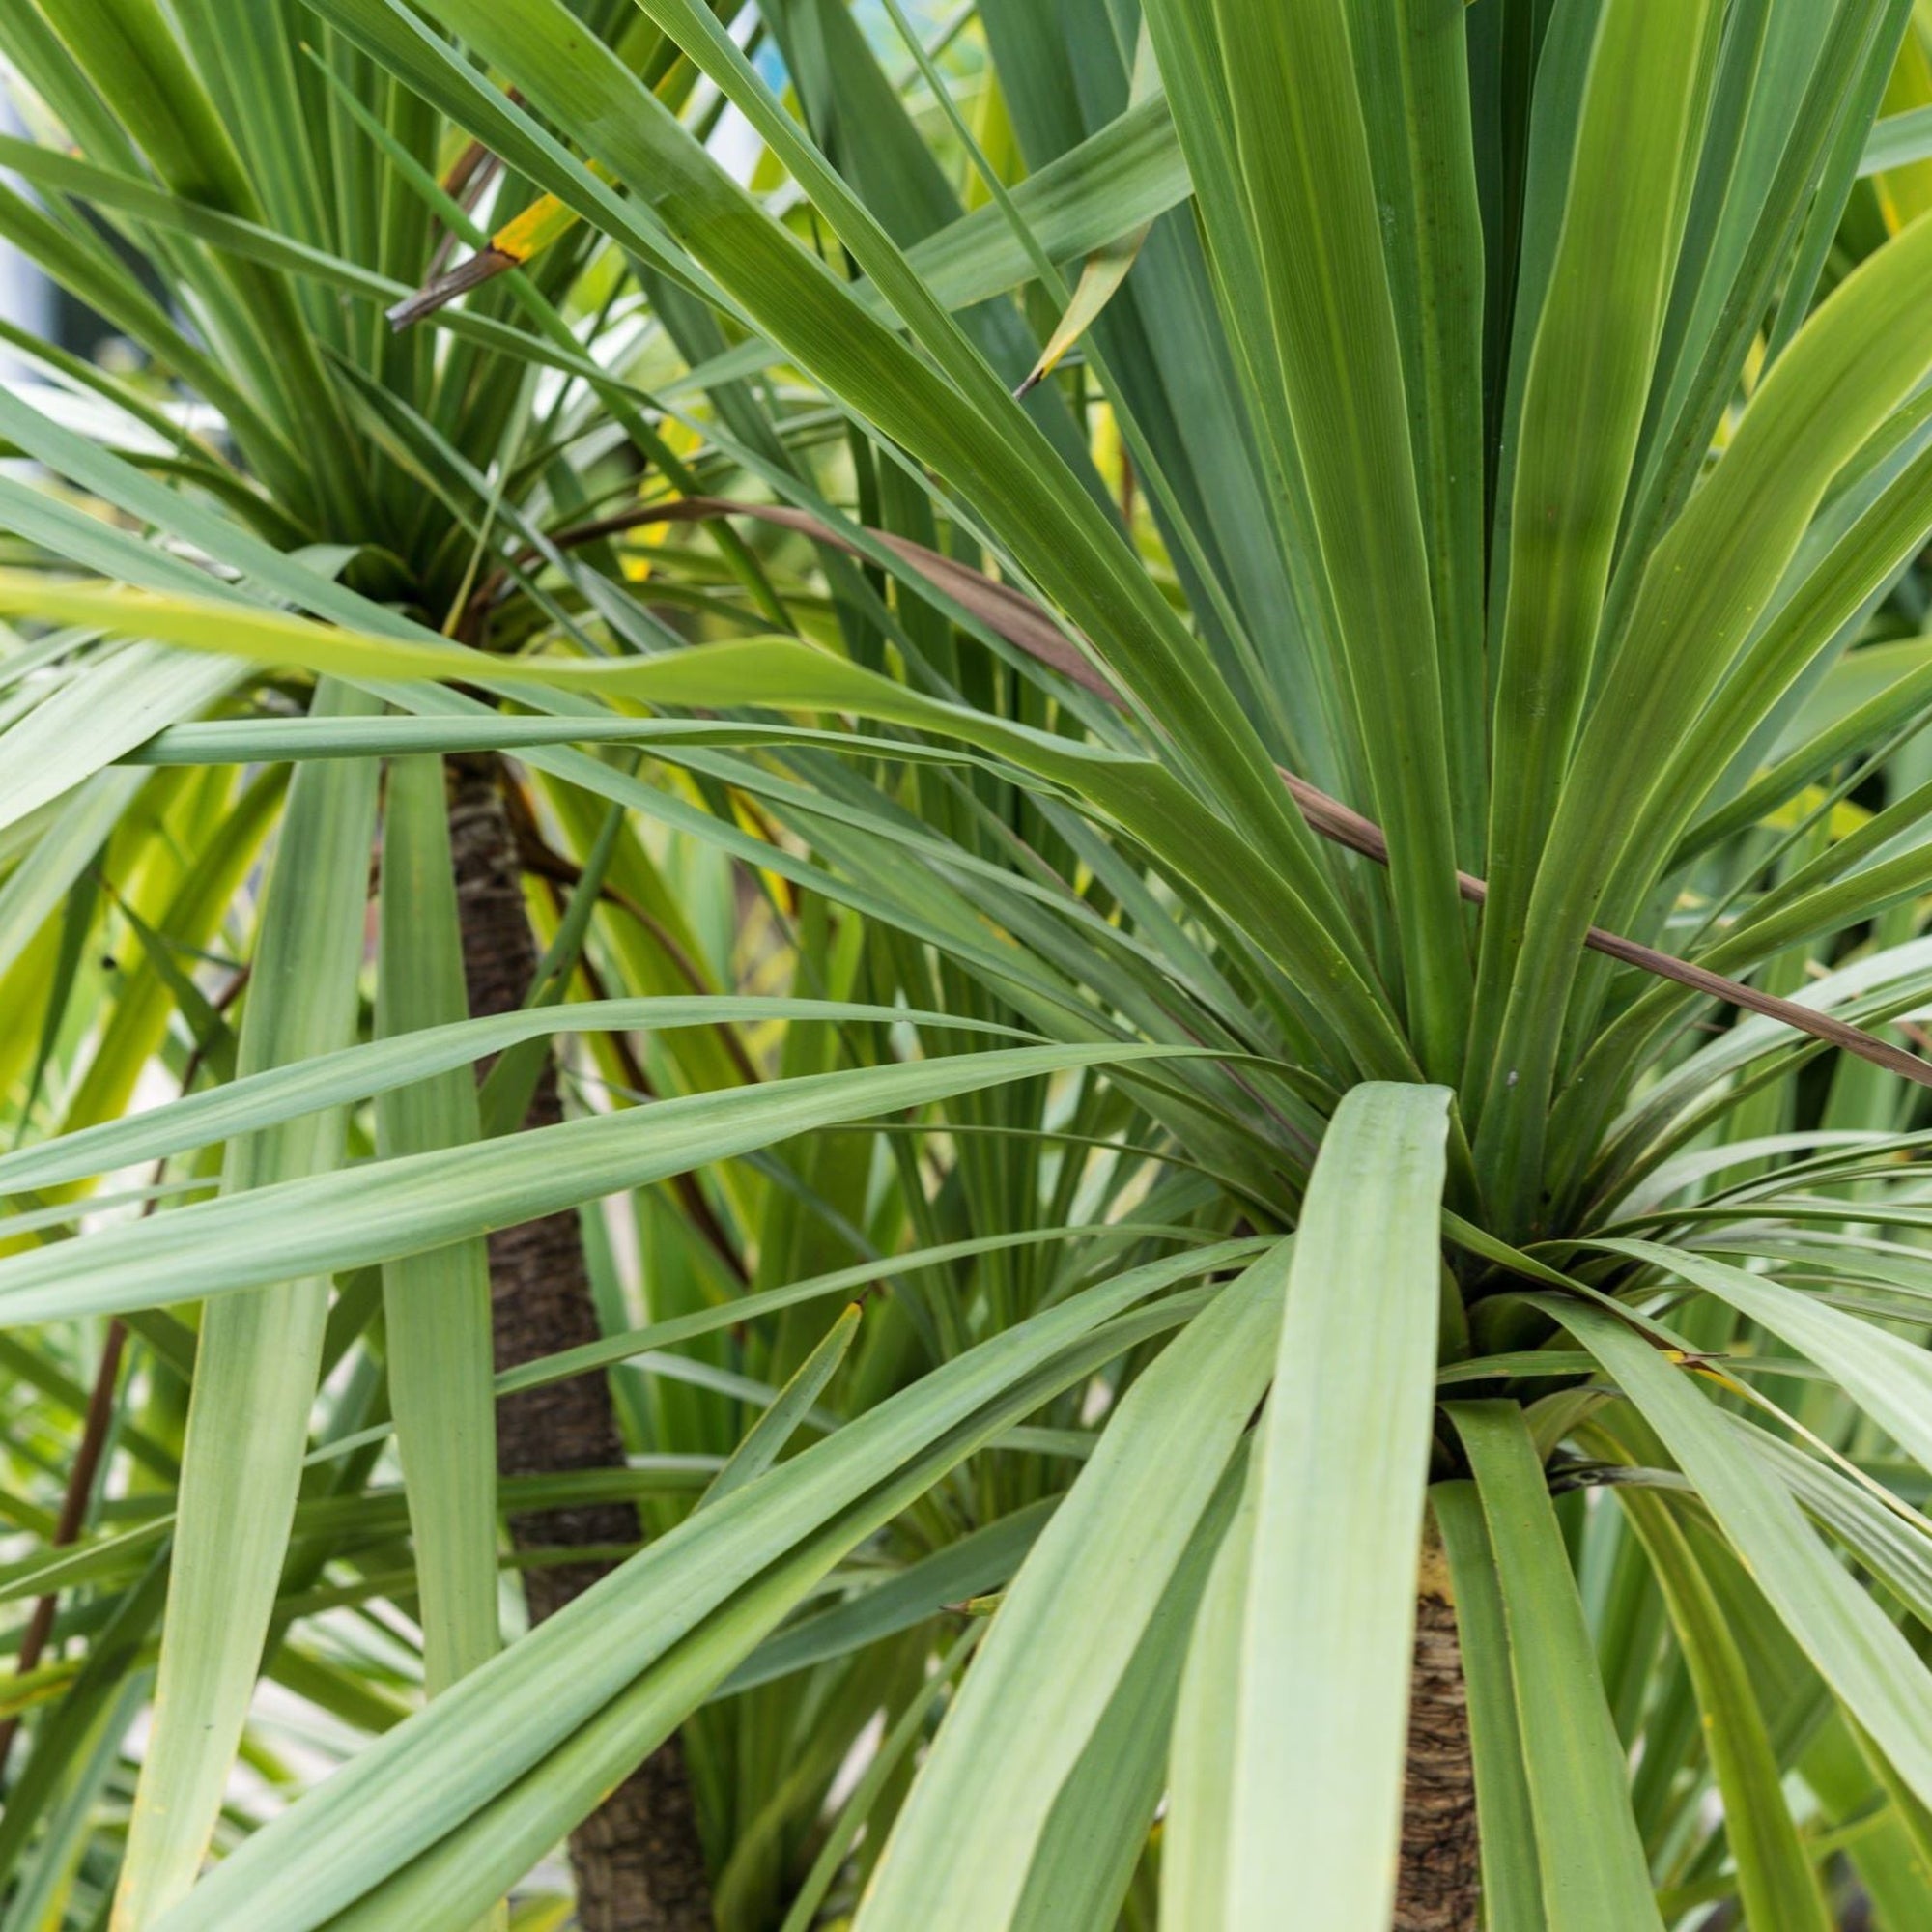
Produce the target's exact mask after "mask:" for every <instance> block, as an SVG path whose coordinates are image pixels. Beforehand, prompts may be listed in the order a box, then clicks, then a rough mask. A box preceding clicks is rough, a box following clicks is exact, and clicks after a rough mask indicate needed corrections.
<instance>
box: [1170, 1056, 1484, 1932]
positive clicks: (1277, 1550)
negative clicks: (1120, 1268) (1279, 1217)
mask: <svg viewBox="0 0 1932 1932" xmlns="http://www.w3.org/2000/svg"><path fill="white" fill-rule="evenodd" d="M1449 1099H1450V1096H1449V1094H1448V1092H1447V1090H1446V1089H1443V1088H1439V1087H1397V1086H1380V1085H1376V1086H1366V1087H1358V1088H1355V1089H1354V1090H1352V1091H1351V1092H1350V1094H1348V1095H1347V1096H1346V1097H1345V1098H1344V1100H1343V1102H1342V1105H1341V1108H1340V1109H1339V1111H1338V1112H1337V1114H1336V1116H1335V1119H1334V1121H1333V1122H1331V1123H1330V1125H1329V1128H1328V1133H1327V1137H1326V1139H1324V1140H1323V1142H1322V1144H1321V1153H1320V1155H1319V1156H1318V1158H1317V1161H1316V1165H1315V1172H1314V1175H1313V1177H1312V1179H1311V1180H1310V1183H1309V1191H1308V1198H1307V1202H1306V1204H1305V1207H1304V1208H1303V1212H1302V1218H1301V1223H1300V1227H1299V1229H1298V1231H1297V1233H1296V1235H1295V1240H1294V1253H1293V1265H1292V1268H1291V1270H1290V1274H1289V1286H1288V1312H1287V1314H1286V1316H1285V1317H1284V1319H1283V1322H1282V1331H1281V1344H1280V1349H1279V1350H1278V1352H1277V1355H1276V1359H1275V1365H1274V1369H1275V1378H1274V1387H1273V1391H1272V1393H1271V1395H1270V1396H1269V1399H1268V1410H1267V1416H1266V1420H1265V1422H1264V1433H1263V1436H1262V1439H1261V1442H1260V1444H1259V1446H1258V1449H1257V1453H1256V1457H1255V1461H1254V1469H1253V1474H1252V1476H1251V1479H1250V1480H1251V1484H1252V1489H1253V1509H1254V1531H1253V1545H1252V1549H1251V1552H1250V1554H1249V1556H1248V1559H1247V1561H1248V1566H1249V1567H1248V1578H1247V1587H1246V1591H1245V1595H1244V1598H1243V1602H1242V1606H1241V1613H1240V1618H1239V1623H1238V1626H1237V1627H1236V1631H1230V1628H1229V1625H1230V1622H1231V1621H1232V1620H1231V1619H1230V1618H1229V1617H1228V1616H1227V1614H1226V1611H1225V1606H1222V1607H1219V1608H1217V1607H1216V1606H1215V1605H1216V1601H1217V1600H1216V1594H1215V1593H1216V1592H1217V1591H1219V1590H1220V1589H1221V1588H1222V1587H1223V1586H1222V1584H1221V1583H1220V1581H1219V1580H1218V1579H1217V1581H1216V1582H1215V1584H1214V1585H1212V1586H1210V1591H1209V1607H1208V1609H1207V1610H1205V1611H1204V1613H1203V1618H1202V1623H1201V1627H1200V1634H1198V1635H1197V1637H1196V1644H1197V1646H1199V1645H1200V1644H1201V1643H1202V1642H1204V1641H1213V1640H1215V1639H1216V1638H1218V1637H1223V1636H1234V1637H1235V1638H1236V1657H1237V1662H1236V1663H1235V1665H1234V1666H1233V1671H1234V1683H1235V1686H1236V1690H1235V1721H1234V1724H1233V1731H1232V1736H1229V1737H1226V1738H1224V1740H1223V1742H1222V1746H1221V1749H1222V1751H1223V1753H1224V1754H1225V1757H1226V1759H1227V1765H1228V1769H1227V1770H1226V1771H1225V1773H1216V1772H1213V1771H1211V1770H1210V1771H1209V1772H1208V1776H1209V1777H1210V1778H1211V1779H1212V1780H1213V1788H1214V1789H1215V1790H1217V1791H1225V1793H1226V1795H1227V1798H1228V1809H1227V1811H1226V1812H1225V1814H1223V1815H1222V1816H1220V1817H1219V1818H1214V1817H1211V1816H1209V1815H1207V1814H1205V1813H1204V1811H1203V1809H1202V1806H1201V1803H1200V1800H1199V1797H1198V1796H1197V1795H1196V1794H1194V1793H1192V1792H1190V1791H1188V1790H1187V1789H1186V1788H1185V1787H1184V1786H1181V1785H1179V1783H1177V1788H1176V1793H1175V1804H1176V1808H1177V1811H1182V1810H1186V1811H1188V1813H1189V1815H1190V1817H1191V1821H1192V1822H1191V1825H1190V1830H1191V1831H1192V1832H1193V1833H1196V1834H1199V1833H1214V1832H1217V1831H1218V1832H1219V1833H1223V1834H1225V1843H1223V1844H1221V1845H1219V1846H1217V1847H1211V1848H1210V1847H1209V1846H1208V1844H1206V1843H1205V1842H1204V1841H1203V1840H1202V1839H1201V1838H1200V1837H1199V1836H1198V1835H1197V1836H1196V1838H1195V1839H1194V1842H1193V1848H1192V1850H1191V1852H1190V1854H1189V1858H1188V1884H1189V1886H1190V1888H1191V1887H1194V1886H1198V1885H1201V1884H1207V1885H1209V1886H1212V1887H1214V1888H1216V1889H1217V1892H1218V1895H1217V1894H1216V1892H1208V1893H1200V1892H1196V1891H1193V1890H1191V1889H1190V1891H1189V1893H1188V1901H1189V1902H1188V1905H1187V1911H1188V1913H1189V1914H1190V1915H1198V1917H1196V1916H1190V1917H1189V1918H1187V1919H1186V1922H1187V1923H1189V1924H1197V1923H1198V1924H1202V1925H1204V1926H1217V1925H1218V1926H1225V1927H1227V1928H1229V1932H1242V1929H1243V1928H1248V1927H1253V1928H1256V1932H1260V1928H1262V1927H1269V1926H1274V1925H1277V1924H1279V1922H1280V1912H1281V1902H1282V1900H1283V1899H1285V1898H1288V1897H1291V1896H1293V1897H1294V1898H1296V1899H1298V1900H1299V1901H1301V1904H1300V1907H1299V1909H1300V1910H1303V1911H1305V1912H1306V1913H1307V1915H1308V1917H1309V1918H1310V1921H1311V1922H1312V1923H1319V1924H1321V1925H1332V1926H1334V1927H1336V1928H1337V1932H1342V1928H1360V1932H1377V1928H1379V1927H1380V1926H1382V1925H1384V1924H1386V1922H1387V1919H1388V1916H1389V1912H1390V1910H1391V1908H1392V1905H1393V1902H1394V1883H1395V1861H1396V1850H1397V1843H1398V1838H1399V1833H1400V1826H1401V1811H1402V1789H1403V1764H1404V1758H1405V1751H1406V1712H1407V1701H1408V1679H1409V1667H1410V1662H1411V1656H1410V1650H1411V1644H1412V1639H1413V1634H1414V1621H1415V1599H1416V1587H1417V1574H1418V1564H1419V1560H1420V1545H1421V1532H1422V1511H1423V1492H1424V1486H1425V1484H1426V1482H1427V1479H1428V1463H1429V1439H1430V1418H1431V1409H1432V1399H1433V1394H1434V1390H1433V1380H1434V1371H1435V1327H1436V1316H1437V1311H1438V1308H1439V1300H1440V1288H1441V1256H1440V1250H1439V1245H1438V1241H1439V1236H1438V1232H1437V1231H1438V1226H1439V1215H1440V1211H1441V1200H1442V1184H1443V1176H1444V1172H1445V1167H1446V1160H1447V1154H1446V1142H1447V1135H1448V1116H1449ZM1317 1660H1319V1663H1318V1662H1317ZM1189 1671H1190V1675H1194V1674H1195V1673H1196V1666H1195V1664H1194V1662H1193V1659H1192V1658H1190V1662H1189ZM1228 1671H1229V1665H1228V1664H1227V1663H1226V1662H1218V1663H1217V1662H1214V1661H1212V1660H1204V1661H1203V1662H1202V1663H1201V1664H1200V1666H1199V1677H1200V1682H1201V1684H1202V1687H1203V1688H1202V1689H1201V1690H1199V1691H1198V1692H1196V1693H1194V1696H1195V1698H1197V1699H1199V1698H1210V1697H1211V1696H1212V1694H1213V1692H1212V1690H1211V1687H1212V1686H1213V1685H1214V1684H1216V1683H1217V1682H1218V1683H1220V1684H1221V1685H1223V1686H1224V1687H1225V1685H1226V1684H1227V1682H1228ZM1189 1703H1190V1696H1189V1693H1183V1704H1184V1705H1188V1704H1189ZM1192 1708H1193V1712H1194V1716H1193V1718H1192V1719H1191V1720H1189V1721H1184V1722H1183V1725H1182V1727H1181V1737H1182V1740H1183V1745H1181V1746H1178V1747H1177V1750H1178V1752H1179V1751H1181V1750H1185V1751H1187V1752H1188V1753H1189V1755H1188V1756H1187V1758H1186V1759H1185V1761H1186V1762H1188V1763H1191V1764H1194V1765H1197V1766H1198V1765H1199V1759H1198V1758H1195V1757H1193V1756H1192V1755H1191V1753H1192V1751H1193V1750H1194V1749H1195V1748H1196V1747H1198V1742H1199V1732H1198V1729H1196V1728H1195V1726H1197V1725H1198V1723H1199V1722H1200V1719H1201V1715H1202V1713H1203V1711H1204V1710H1205V1709H1206V1708H1208V1706H1204V1705H1203V1704H1202V1703H1200V1702H1199V1701H1194V1702H1193V1704H1192ZM1188 1740H1193V1741H1194V1742H1193V1743H1187V1742H1186V1741H1188ZM1178 1776H1179V1766H1178V1767H1177V1777H1178ZM1176 1895H1177V1896H1179V1894H1176Z"/></svg>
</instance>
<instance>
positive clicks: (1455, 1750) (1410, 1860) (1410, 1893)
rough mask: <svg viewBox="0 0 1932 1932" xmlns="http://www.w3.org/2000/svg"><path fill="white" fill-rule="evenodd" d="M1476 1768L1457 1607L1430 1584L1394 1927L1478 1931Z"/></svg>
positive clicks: (1419, 1604)
mask: <svg viewBox="0 0 1932 1932" xmlns="http://www.w3.org/2000/svg"><path fill="white" fill-rule="evenodd" d="M1478 1852H1479V1847H1478V1841H1477V1836H1476V1783H1475V1769H1474V1764H1473V1761H1472V1759H1471V1757H1470V1754H1469V1701H1468V1695H1467V1692H1466V1690H1464V1688H1463V1652H1462V1647H1461V1645H1460V1644H1459V1643H1458V1642H1457V1638H1456V1612H1455V1609H1454V1608H1453V1607H1452V1605H1450V1603H1449V1602H1448V1599H1447V1595H1446V1592H1440V1593H1438V1591H1436V1590H1435V1589H1432V1588H1430V1587H1429V1586H1428V1582H1427V1579H1425V1585H1424V1588H1423V1592H1422V1594H1421V1596H1420V1597H1419V1598H1418V1599H1417V1601H1416V1605H1415V1662H1414V1664H1413V1667H1412V1670H1411V1674H1410V1677H1409V1688H1408V1776H1407V1781H1406V1787H1405V1789H1404V1792H1403V1805H1402V1867H1401V1875H1400V1877H1399V1879H1398V1881H1397V1885H1396V1905H1395V1918H1394V1920H1393V1932H1475V1928H1476V1926H1477V1924H1478V1923H1479V1920H1480V1913H1481V1891H1480V1881H1481V1871H1480V1861H1479V1856H1478Z"/></svg>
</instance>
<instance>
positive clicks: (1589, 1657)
mask: <svg viewBox="0 0 1932 1932" xmlns="http://www.w3.org/2000/svg"><path fill="white" fill-rule="evenodd" d="M1605 1320H1608V1318H1605ZM1612 1325H1614V1324H1612ZM1634 1346H1636V1347H1639V1348H1641V1347H1642V1346H1643V1345H1642V1344H1641V1343H1637V1344H1634ZM1449 1413H1450V1415H1451V1416H1452V1417H1453V1418H1454V1420H1455V1423H1456V1428H1457V1432H1458V1433H1459V1434H1460V1435H1461V1436H1462V1438H1463V1447H1464V1448H1465V1449H1466V1450H1467V1451H1468V1456H1469V1464H1470V1468H1471V1469H1472V1470H1473V1472H1474V1474H1475V1478H1476V1489H1477V1491H1478V1492H1479V1494H1480V1495H1481V1497H1482V1503H1483V1516H1484V1519H1485V1521H1486V1523H1487V1526H1488V1529H1489V1535H1490V1544H1491V1548H1492V1549H1493V1551H1494V1553H1495V1568H1496V1576H1497V1577H1498V1579H1499V1581H1500V1583H1501V1586H1502V1601H1503V1610H1504V1614H1505V1616H1506V1618H1507V1620H1508V1626H1509V1653H1510V1666H1511V1669H1512V1672H1513V1673H1514V1676H1515V1681H1516V1708H1517V1717H1518V1722H1519V1723H1520V1727H1521V1734H1522V1755H1523V1767H1524V1771H1525V1774H1526V1776H1527V1779H1528V1785H1529V1802H1530V1808H1531V1811H1532V1813H1533V1814H1534V1816H1535V1820H1536V1839H1537V1851H1538V1861H1539V1865H1540V1868H1541V1871H1542V1875H1543V1909H1544V1913H1545V1915H1546V1916H1545V1919H1544V1922H1545V1923H1546V1924H1547V1925H1548V1928H1549V1932H1598V1928H1601V1932H1634V1928H1636V1927H1638V1926H1650V1927H1655V1928H1657V1932H1662V1924H1663V1921H1662V1918H1660V1917H1659V1916H1658V1910H1657V1904H1656V1900H1655V1899H1654V1897H1653V1896H1652V1893H1651V1889H1650V1872H1649V1868H1648V1866H1647V1864H1646V1862H1645V1860H1644V1855H1643V1846H1642V1844H1641V1842H1640V1841H1639V1840H1638V1837H1637V1834H1636V1825H1635V1822H1634V1819H1633V1818H1632V1816H1631V1804H1630V1782H1629V1778H1628V1776H1627V1774H1626V1772H1625V1768H1624V1753H1623V1747H1622V1745H1621V1744H1620V1742H1619V1741H1618V1738H1617V1733H1616V1727H1615V1726H1614V1725H1613V1724H1612V1723H1611V1721H1610V1712H1609V1706H1608V1704H1607V1703H1605V1698H1604V1686H1603V1680H1602V1679H1601V1678H1600V1677H1599V1675H1598V1672H1597V1652H1596V1646H1595V1645H1594V1644H1593V1643H1592V1641H1591V1638H1590V1632H1589V1628H1588V1626H1587V1625H1586V1624H1585V1623H1584V1621H1583V1605H1582V1603H1581V1600H1580V1599H1579V1598H1578V1597H1577V1579H1576V1578H1575V1577H1574V1576H1572V1575H1571V1571H1570V1559H1569V1556H1568V1554H1567V1553H1566V1552H1565V1550H1564V1548H1563V1537H1562V1533H1561V1531H1560V1530H1559V1529H1558V1528H1557V1524H1556V1513H1555V1511H1554V1510H1553V1509H1551V1508H1550V1505H1549V1492H1548V1489H1547V1487H1546V1486H1545V1483H1544V1478H1543V1465H1542V1462H1541V1460H1540V1458H1539V1457H1538V1455H1537V1453H1536V1445H1535V1443H1534V1442H1533V1441H1532V1439H1531V1437H1530V1434H1529V1427H1528V1424H1527V1423H1526V1422H1525V1421H1524V1419H1523V1412H1522V1410H1521V1409H1520V1407H1518V1406H1517V1405H1516V1404H1515V1403H1502V1402H1485V1403H1455V1404H1451V1405H1450V1407H1449Z"/></svg>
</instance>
